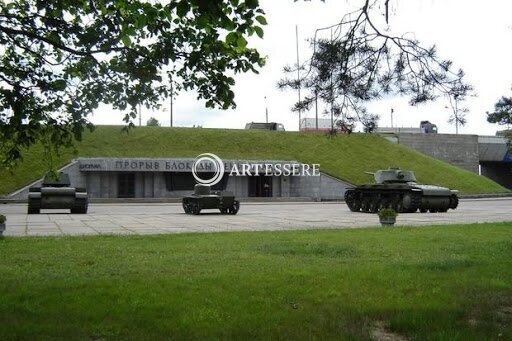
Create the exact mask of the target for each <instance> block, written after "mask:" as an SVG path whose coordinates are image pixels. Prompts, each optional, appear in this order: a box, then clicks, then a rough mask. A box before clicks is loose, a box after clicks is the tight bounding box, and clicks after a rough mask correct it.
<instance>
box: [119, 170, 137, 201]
mask: <svg viewBox="0 0 512 341" xmlns="http://www.w3.org/2000/svg"><path fill="white" fill-rule="evenodd" d="M117 197H118V198H135V173H118V174H117Z"/></svg>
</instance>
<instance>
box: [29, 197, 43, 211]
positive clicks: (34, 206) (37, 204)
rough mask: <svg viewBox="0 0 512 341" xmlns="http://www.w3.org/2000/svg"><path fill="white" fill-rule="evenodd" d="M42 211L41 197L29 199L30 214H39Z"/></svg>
mask: <svg viewBox="0 0 512 341" xmlns="http://www.w3.org/2000/svg"><path fill="white" fill-rule="evenodd" d="M40 212H41V199H28V210H27V213H28V214H39V213H40Z"/></svg>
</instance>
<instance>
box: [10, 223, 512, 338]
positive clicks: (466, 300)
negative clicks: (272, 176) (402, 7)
mask: <svg viewBox="0 0 512 341" xmlns="http://www.w3.org/2000/svg"><path fill="white" fill-rule="evenodd" d="M0 259H1V260H2V261H1V262H0V292H1V295H0V321H2V326H1V327H0V339H1V340H9V339H49V338H59V339H91V340H100V339H101V340H103V339H112V338H119V339H148V340H149V339H151V340H154V339H164V338H165V339H217V338H222V339H237V340H244V339H283V340H296V339H319V340H323V339H340V338H341V339H343V338H346V339H361V340H366V339H368V338H369V336H370V335H371V334H372V333H373V331H374V329H375V326H376V324H378V323H380V324H381V325H382V326H384V328H385V329H386V330H387V332H389V333H396V334H399V335H402V336H406V337H408V338H410V339H418V340H426V339H435V340H439V339H442V340H471V339H473V340H482V339H495V340H498V339H500V340H506V339H511V338H512V223H501V224H482V225H459V226H438V227H415V228H389V229H388V228H386V229H384V228H373V229H352V230H321V231H290V232H254V233H253V232H249V233H248V232H244V233H215V234H185V235H165V236H101V237H60V238H58V237H57V238H56V237H47V238H3V239H0Z"/></svg>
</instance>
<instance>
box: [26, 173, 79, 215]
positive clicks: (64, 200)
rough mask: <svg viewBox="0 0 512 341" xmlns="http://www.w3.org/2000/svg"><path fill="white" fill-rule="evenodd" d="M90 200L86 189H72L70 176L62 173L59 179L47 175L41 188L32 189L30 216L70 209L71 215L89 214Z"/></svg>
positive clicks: (30, 190) (29, 204)
mask: <svg viewBox="0 0 512 341" xmlns="http://www.w3.org/2000/svg"><path fill="white" fill-rule="evenodd" d="M88 205H89V199H88V196H87V191H86V189H85V188H79V187H78V188H75V187H71V182H70V180H69V175H68V174H66V173H64V172H60V173H59V174H58V175H57V178H54V177H52V176H50V174H48V173H47V174H46V175H45V177H44V179H43V183H42V186H41V187H30V188H29V193H28V214H39V212H40V211H41V209H69V210H70V211H71V213H81V214H84V213H87V207H88Z"/></svg>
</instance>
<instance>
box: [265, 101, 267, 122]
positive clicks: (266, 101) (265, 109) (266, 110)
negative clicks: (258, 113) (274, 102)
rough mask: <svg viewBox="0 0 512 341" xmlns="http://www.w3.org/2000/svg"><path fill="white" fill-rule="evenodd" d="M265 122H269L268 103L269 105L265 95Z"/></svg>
mask: <svg viewBox="0 0 512 341" xmlns="http://www.w3.org/2000/svg"><path fill="white" fill-rule="evenodd" d="M265 123H268V105H267V96H265Z"/></svg>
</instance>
